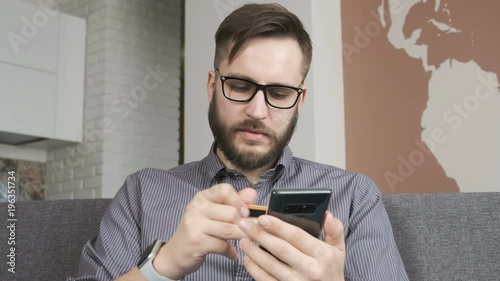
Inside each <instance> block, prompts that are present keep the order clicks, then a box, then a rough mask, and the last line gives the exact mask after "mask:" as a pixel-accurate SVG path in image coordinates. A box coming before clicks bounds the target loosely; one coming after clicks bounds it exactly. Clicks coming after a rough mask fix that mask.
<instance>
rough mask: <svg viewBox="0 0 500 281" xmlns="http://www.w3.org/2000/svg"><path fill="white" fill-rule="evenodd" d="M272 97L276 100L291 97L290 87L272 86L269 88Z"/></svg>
mask: <svg viewBox="0 0 500 281" xmlns="http://www.w3.org/2000/svg"><path fill="white" fill-rule="evenodd" d="M268 94H269V95H270V97H271V98H272V99H276V100H281V99H286V98H289V97H290V95H291V93H290V89H288V88H283V89H281V88H270V89H269V93H268Z"/></svg>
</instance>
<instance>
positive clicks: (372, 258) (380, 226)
mask: <svg viewBox="0 0 500 281" xmlns="http://www.w3.org/2000/svg"><path fill="white" fill-rule="evenodd" d="M218 183H230V184H232V185H233V186H234V188H235V189H236V190H238V191H239V190H242V189H244V188H246V187H248V186H250V183H249V181H248V179H247V178H246V177H245V176H244V175H243V174H241V173H239V172H238V171H236V170H230V169H226V168H225V167H224V165H223V164H222V162H221V161H220V160H219V158H218V157H217V156H216V154H215V152H214V150H213V147H212V149H211V150H210V153H209V154H208V156H207V157H205V158H204V159H202V160H201V161H197V162H192V163H188V164H185V165H182V166H179V167H176V168H173V169H171V170H168V171H164V170H157V169H144V170H141V171H138V172H136V173H134V174H132V175H130V176H128V177H127V179H126V181H125V183H124V185H123V186H122V187H121V189H120V190H119V191H118V193H117V194H116V196H115V198H114V199H113V200H112V202H111V204H110V206H109V208H108V210H107V211H106V213H105V215H104V216H103V218H102V221H101V225H100V229H99V233H98V235H97V237H95V238H94V239H92V240H90V241H88V242H87V243H86V244H85V246H84V248H83V252H82V257H81V260H80V267H79V271H78V276H79V277H77V278H76V279H74V278H69V279H68V280H80V281H83V280H114V279H115V278H117V277H119V276H121V275H123V274H125V273H126V272H128V271H129V270H130V269H131V268H133V267H134V266H137V263H138V261H139V258H140V257H141V255H142V253H143V252H144V251H145V249H146V248H147V247H148V246H149V245H150V244H151V243H153V242H154V241H155V240H156V239H161V240H165V241H168V240H169V239H170V237H171V236H172V235H173V234H174V232H175V230H176V226H177V225H178V223H179V221H180V219H181V217H182V215H183V212H184V208H185V206H186V205H187V204H188V203H189V201H190V200H191V199H192V198H193V196H194V195H195V194H196V193H197V192H200V191H201V190H203V189H206V188H208V187H210V186H213V185H215V184H218ZM303 187H317V188H320V187H321V188H330V189H331V190H332V197H331V202H330V204H329V210H330V211H331V212H332V213H333V215H334V216H335V217H336V218H338V219H339V220H341V221H342V222H343V224H344V231H345V232H344V235H345V241H346V260H345V277H346V280H353V281H354V280H356V281H368V280H379V281H392V280H394V281H404V280H408V277H407V274H406V272H405V268H404V265H403V262H402V260H401V257H400V255H399V252H398V249H397V247H396V244H395V241H394V238H393V233H392V228H391V224H390V222H389V219H388V216H387V213H386V211H385V208H384V205H383V202H382V198H381V194H380V191H379V190H378V188H377V187H376V185H375V184H374V182H373V181H372V180H370V179H369V178H368V177H366V176H365V175H362V174H355V173H351V172H347V171H345V170H342V169H338V168H335V167H332V166H328V165H323V164H318V163H315V162H311V161H307V160H304V159H300V158H296V157H293V155H292V152H291V150H290V149H289V148H288V147H286V148H285V150H284V152H283V154H282V155H281V157H280V159H279V160H278V163H277V165H276V166H275V167H274V168H273V169H270V170H268V171H266V172H265V173H263V174H262V175H261V176H260V179H259V182H258V183H257V184H256V185H255V186H254V188H255V190H256V191H257V199H256V202H255V204H257V205H266V204H267V201H268V198H269V194H270V191H271V189H273V188H303ZM231 242H232V243H233V245H234V246H235V247H236V248H237V250H238V252H239V259H238V260H237V261H233V260H230V259H228V258H226V257H223V256H220V255H216V254H209V255H207V257H206V260H205V262H204V264H203V266H202V267H200V269H199V270H197V271H196V272H193V273H191V274H189V275H187V276H185V278H184V279H183V280H186V281H190V280H220V281H229V280H237V281H244V280H249V281H250V280H252V278H251V276H250V275H249V274H248V272H247V271H246V269H245V266H244V265H243V253H242V251H241V250H240V248H239V245H238V241H231Z"/></svg>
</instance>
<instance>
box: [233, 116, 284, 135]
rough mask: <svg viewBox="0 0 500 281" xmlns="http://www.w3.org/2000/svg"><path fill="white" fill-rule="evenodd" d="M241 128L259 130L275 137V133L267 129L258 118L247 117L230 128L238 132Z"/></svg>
mask: <svg viewBox="0 0 500 281" xmlns="http://www.w3.org/2000/svg"><path fill="white" fill-rule="evenodd" d="M241 130H249V131H255V132H259V133H261V134H265V135H267V136H270V137H272V138H274V137H275V134H274V132H273V131H272V130H269V129H268V128H267V127H266V125H264V123H262V122H261V121H259V120H252V119H247V120H245V121H243V122H239V123H237V124H235V125H234V126H233V128H232V131H233V132H238V131H241Z"/></svg>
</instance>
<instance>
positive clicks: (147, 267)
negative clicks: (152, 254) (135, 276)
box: [139, 259, 179, 281]
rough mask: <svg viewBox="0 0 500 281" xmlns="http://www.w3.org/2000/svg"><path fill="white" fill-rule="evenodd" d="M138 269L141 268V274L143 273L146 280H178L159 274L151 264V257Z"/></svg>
mask: <svg viewBox="0 0 500 281" xmlns="http://www.w3.org/2000/svg"><path fill="white" fill-rule="evenodd" d="M139 269H140V270H141V272H142V275H144V278H146V280H148V281H179V280H174V279H170V278H167V277H165V276H163V275H160V273H158V271H156V269H155V268H154V266H153V259H149V260H147V261H146V262H145V263H144V265H143V266H142V267H140V268H139Z"/></svg>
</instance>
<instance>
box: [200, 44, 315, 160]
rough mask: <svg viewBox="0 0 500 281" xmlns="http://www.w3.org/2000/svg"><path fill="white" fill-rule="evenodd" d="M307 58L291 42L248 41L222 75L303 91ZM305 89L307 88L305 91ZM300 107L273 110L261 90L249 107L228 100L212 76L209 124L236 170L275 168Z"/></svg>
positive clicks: (293, 127) (209, 88) (247, 104)
mask: <svg viewBox="0 0 500 281" xmlns="http://www.w3.org/2000/svg"><path fill="white" fill-rule="evenodd" d="M301 63H302V53H301V51H300V48H299V46H298V44H297V42H296V41H294V40H291V39H276V38H259V39H253V40H251V41H249V42H248V43H247V44H246V45H245V46H243V48H242V49H241V50H240V52H239V53H238V55H237V56H236V57H235V59H234V60H233V61H232V62H231V63H230V64H228V63H227V60H226V61H223V62H222V63H221V65H220V67H219V68H220V69H219V70H220V73H221V75H223V76H231V77H239V78H244V79H247V80H251V81H253V82H256V83H259V84H264V85H270V84H279V85H288V86H293V87H298V86H299V85H300V84H301V81H302V78H303V77H302V74H301V69H302V68H301ZM302 88H305V87H302ZM305 92H306V91H304V93H303V94H302V95H301V96H300V99H299V101H298V103H297V105H296V106H295V107H293V108H290V109H277V108H273V107H271V106H269V105H268V104H267V103H266V101H265V98H264V93H263V92H262V91H259V92H258V93H257V94H256V95H255V96H254V98H253V99H252V100H251V101H249V102H245V103H238V102H234V101H230V100H228V99H226V98H225V97H224V96H223V93H222V83H221V81H220V78H219V77H218V76H217V75H215V73H214V72H213V71H211V72H210V73H209V81H208V95H209V101H210V108H209V123H210V128H211V129H212V133H213V134H214V137H215V139H216V142H217V149H219V150H220V151H221V152H223V154H224V155H223V156H224V157H225V158H226V159H227V160H228V161H230V162H231V163H232V164H233V165H235V166H236V167H237V168H240V169H242V170H253V169H257V168H261V167H264V166H266V165H270V164H272V163H274V162H275V161H276V160H277V158H278V157H279V156H280V155H281V153H282V152H283V148H284V147H285V146H286V145H287V144H288V142H289V141H290V139H291V137H292V135H293V131H294V129H295V125H296V124H297V119H298V107H300V106H301V105H302V102H303V100H304V97H305Z"/></svg>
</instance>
